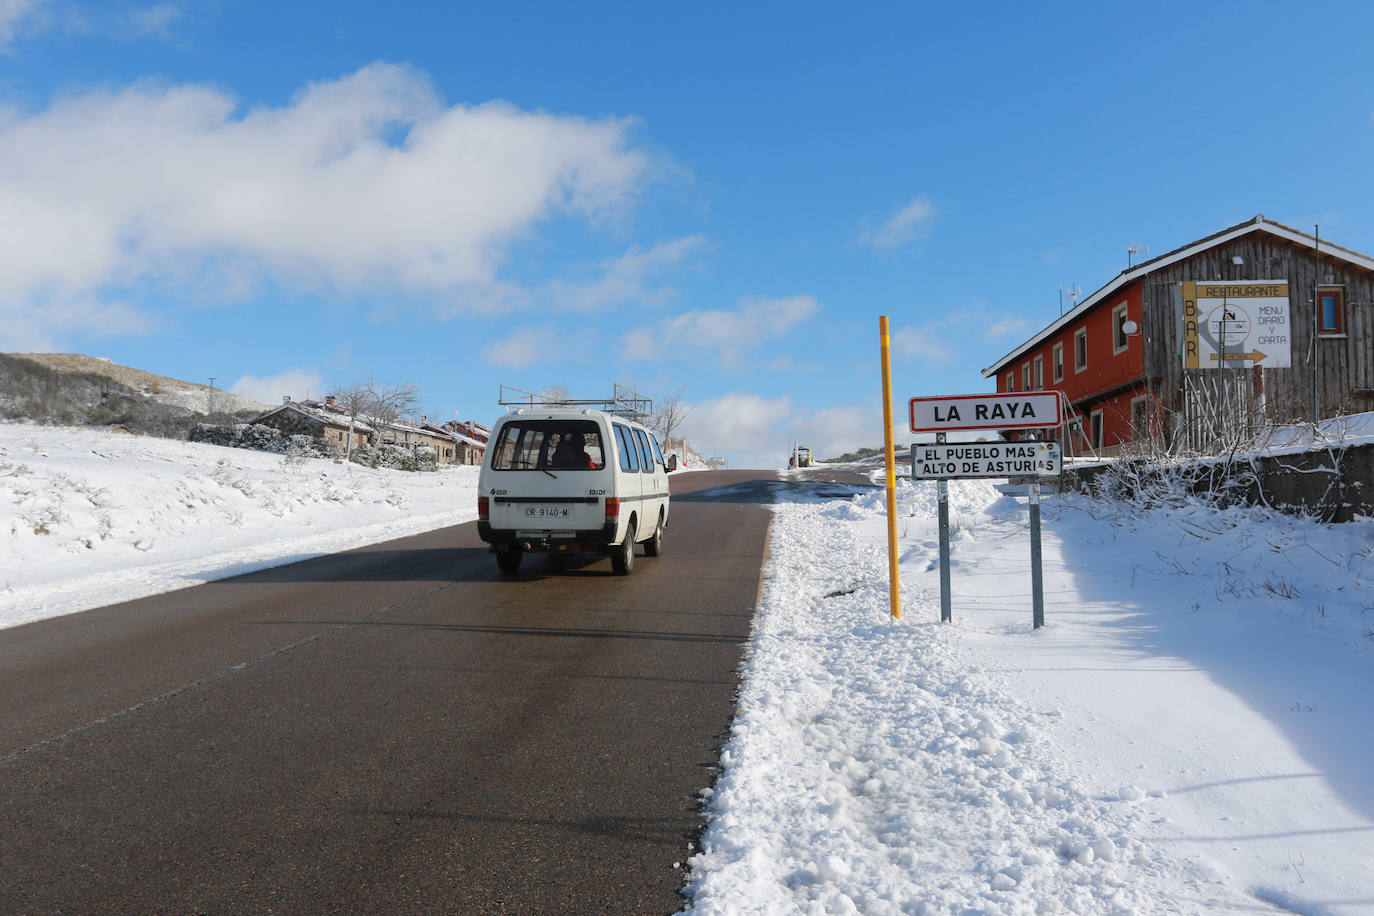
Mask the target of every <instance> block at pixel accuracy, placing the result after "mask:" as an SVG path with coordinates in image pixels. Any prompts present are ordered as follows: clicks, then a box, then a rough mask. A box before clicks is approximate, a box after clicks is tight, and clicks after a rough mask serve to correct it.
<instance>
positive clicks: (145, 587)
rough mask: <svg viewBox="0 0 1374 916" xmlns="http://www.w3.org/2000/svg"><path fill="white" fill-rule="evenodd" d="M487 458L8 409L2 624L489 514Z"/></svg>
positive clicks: (0, 535)
mask: <svg viewBox="0 0 1374 916" xmlns="http://www.w3.org/2000/svg"><path fill="white" fill-rule="evenodd" d="M476 501H477V469H476V468H468V467H464V468H450V469H445V470H442V471H439V472H437V473H430V474H415V473H404V472H399V471H387V470H372V469H368V468H362V467H359V466H357V465H351V466H350V465H344V464H335V463H334V462H333V461H332V460H331V459H301V458H292V457H285V458H284V457H283V456H281V455H274V454H269V453H265V452H255V451H249V450H246V449H233V448H222V447H219V446H213V445H203V444H198V443H193V442H180V441H175V440H170V439H157V438H145V437H135V436H127V435H120V434H115V433H109V432H104V431H101V430H93V429H88V428H59V427H44V426H28V425H22V424H15V423H0V626H13V625H15V624H19V623H25V622H28V621H32V620H38V619H42V618H45V617H52V616H56V615H58V614H68V613H72V612H74V611H80V610H85V609H88V608H92V607H98V606H101V605H105V604H110V603H113V602H116V601H124V600H129V599H133V598H139V597H143V596H146V595H150V594H157V593H159V592H165V591H170V590H171V589H174V588H182V587H185V586H189V585H197V584H200V583H202V582H205V581H209V580H211V579H217V578H223V577H225V576H230V575H237V574H239V573H244V572H250V571H252V570H254V569H261V568H263V567H267V566H275V565H280V564H282V563H288V562H293V561H295V560H301V559H306V558H308V557H312V556H318V555H321V554H325V553H333V552H336V551H339V550H347V549H351V548H354V547H360V546H363V545H365V544H369V543H375V542H378V541H383V540H388V539H390V538H396V537H403V536H405V535H408V534H415V533H418V532H422V531H428V530H432V529H434V528H439V527H443V526H446V525H453V524H458V523H460V522H464V521H470V520H472V519H474V518H476Z"/></svg>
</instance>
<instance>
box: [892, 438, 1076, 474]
mask: <svg viewBox="0 0 1374 916" xmlns="http://www.w3.org/2000/svg"><path fill="white" fill-rule="evenodd" d="M1062 470H1063V460H1062V457H1061V455H1060V451H1059V443H1057V442H947V443H940V444H936V445H913V446H912V447H911V476H912V477H913V478H915V479H916V480H949V479H958V478H969V477H1056V476H1058V475H1059V474H1060V473H1061V471H1062Z"/></svg>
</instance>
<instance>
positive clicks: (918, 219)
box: [859, 194, 935, 248]
mask: <svg viewBox="0 0 1374 916" xmlns="http://www.w3.org/2000/svg"><path fill="white" fill-rule="evenodd" d="M934 221H935V205H934V204H933V203H931V202H930V198H929V197H927V196H926V195H924V194H922V195H920V196H919V197H917V198H916V199H915V200H913V201H912V202H911V203H909V204H907V205H906V206H905V207H902V208H901V209H900V210H898V211H897V212H896V213H894V214H892V215H891V216H889V217H888V218H887V220H886V221H884V222H883V224H882V225H881V226H878V227H877V228H876V229H868V230H865V231H864V233H863V234H862V235H861V236H860V237H859V239H860V241H862V242H863V243H864V244H866V245H872V246H873V247H874V248H900V247H901V246H903V245H905V244H907V243H908V242H912V241H915V240H916V239H917V238H918V237H919V236H920V235H922V234H923V233H924V232H926V231H928V230H929V228H930V225H931V223H933V222H934Z"/></svg>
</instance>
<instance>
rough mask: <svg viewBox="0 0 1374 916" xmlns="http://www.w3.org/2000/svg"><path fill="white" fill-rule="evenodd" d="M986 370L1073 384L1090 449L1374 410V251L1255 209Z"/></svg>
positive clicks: (1190, 441) (1006, 378)
mask: <svg viewBox="0 0 1374 916" xmlns="http://www.w3.org/2000/svg"><path fill="white" fill-rule="evenodd" d="M983 376H984V377H985V378H989V377H991V378H995V379H996V381H997V390H998V391H1030V390H1037V389H1042V388H1057V389H1059V390H1060V391H1062V392H1064V394H1065V399H1066V401H1067V403H1068V405H1069V406H1068V417H1067V420H1066V422H1065V425H1064V428H1062V429H1061V430H1060V431H1059V433H1058V436H1059V437H1060V438H1064V439H1065V440H1066V442H1065V445H1066V451H1068V452H1069V453H1070V454H1079V455H1082V454H1098V455H1110V454H1115V453H1119V452H1122V451H1130V450H1132V449H1143V448H1145V447H1146V446H1150V447H1161V446H1162V447H1165V448H1170V449H1187V450H1196V451H1209V450H1216V449H1218V448H1224V447H1226V445H1227V444H1228V443H1234V442H1239V441H1241V440H1243V439H1244V438H1245V437H1246V436H1247V435H1251V434H1253V433H1255V432H1258V431H1259V430H1261V429H1263V428H1265V427H1268V426H1273V425H1276V424H1283V423H1287V422H1293V421H1303V420H1311V419H1313V418H1314V417H1315V418H1318V419H1326V418H1329V417H1332V416H1337V415H1339V414H1342V413H1354V412H1361V411H1367V410H1374V258H1371V257H1369V256H1368V255H1364V254H1360V253H1359V252H1356V251H1351V250H1350V249H1348V248H1343V247H1341V246H1339V245H1335V244H1332V243H1331V242H1329V241H1327V240H1325V239H1321V238H1319V237H1318V236H1317V235H1316V234H1315V233H1314V234H1311V235H1309V234H1308V233H1305V232H1301V231H1299V230H1297V229H1293V228H1291V227H1289V226H1285V225H1283V224H1281V223H1277V222H1274V221H1273V220H1269V219H1265V217H1264V216H1262V215H1261V216H1256V217H1255V218H1254V219H1252V220H1249V221H1247V222H1244V223H1241V224H1239V225H1236V226H1232V227H1230V228H1228V229H1224V230H1222V231H1221V232H1218V233H1215V234H1214V235H1210V236H1207V237H1206V238H1203V239H1199V240H1197V241H1195V242H1191V243H1189V244H1187V245H1184V246H1183V247H1181V248H1177V249H1175V250H1173V251H1171V252H1169V253H1167V254H1163V255H1160V256H1159V257H1156V258H1153V259H1151V260H1148V261H1145V262H1143V263H1141V264H1138V265H1136V266H1134V267H1131V268H1128V269H1126V270H1124V271H1122V272H1121V274H1120V275H1118V276H1117V277H1116V278H1115V279H1113V280H1112V281H1111V282H1110V283H1108V284H1107V285H1105V286H1103V287H1102V288H1101V289H1099V290H1097V291H1096V292H1094V293H1093V294H1092V295H1090V296H1088V297H1087V298H1086V299H1084V300H1083V301H1082V302H1080V303H1078V304H1077V305H1076V306H1075V307H1074V308H1073V309H1071V310H1070V311H1069V312H1067V313H1065V314H1064V315H1063V316H1061V317H1060V318H1059V319H1058V320H1057V321H1055V322H1053V323H1052V324H1050V325H1049V326H1048V327H1046V328H1044V329H1043V330H1041V331H1040V332H1039V333H1038V334H1036V335H1035V336H1033V337H1031V338H1030V339H1029V340H1027V341H1025V342H1024V343H1022V344H1021V345H1020V346H1018V347H1017V348H1016V349H1014V350H1012V351H1011V352H1010V353H1008V354H1007V355H1006V356H1004V357H1002V358H1001V359H1000V360H998V361H997V362H996V363H994V364H992V365H991V366H989V367H988V368H986V369H985V370H983Z"/></svg>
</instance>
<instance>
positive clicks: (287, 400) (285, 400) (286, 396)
mask: <svg viewBox="0 0 1374 916" xmlns="http://www.w3.org/2000/svg"><path fill="white" fill-rule="evenodd" d="M281 402H282V403H283V404H290V403H291V395H289V394H284V395H282V396H281Z"/></svg>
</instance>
